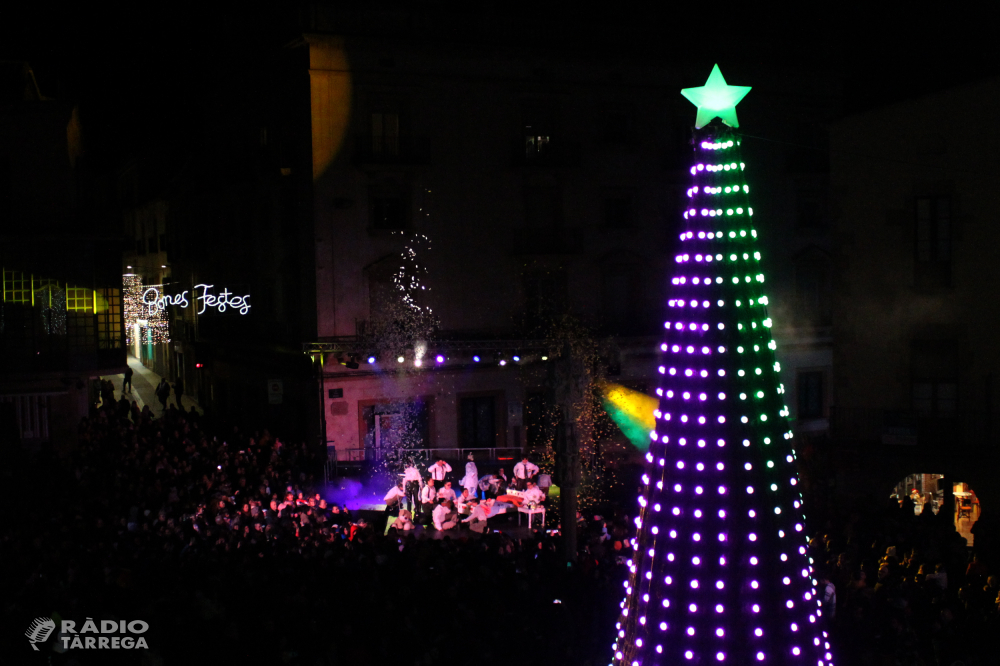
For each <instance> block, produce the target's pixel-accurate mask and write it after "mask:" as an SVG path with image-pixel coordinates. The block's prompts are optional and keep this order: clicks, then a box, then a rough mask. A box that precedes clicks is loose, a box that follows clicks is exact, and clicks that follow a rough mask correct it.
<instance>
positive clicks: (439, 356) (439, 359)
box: [435, 354, 444, 363]
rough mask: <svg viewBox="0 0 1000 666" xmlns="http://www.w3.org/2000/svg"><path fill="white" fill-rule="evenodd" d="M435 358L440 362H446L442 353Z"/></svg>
mask: <svg viewBox="0 0 1000 666" xmlns="http://www.w3.org/2000/svg"><path fill="white" fill-rule="evenodd" d="M435 360H436V361H437V362H438V363H444V356H442V355H441V354H438V355H437V358H436V359H435Z"/></svg>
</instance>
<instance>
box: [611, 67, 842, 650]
mask: <svg viewBox="0 0 1000 666" xmlns="http://www.w3.org/2000/svg"><path fill="white" fill-rule="evenodd" d="M749 90H750V88H749V87H745V86H730V85H727V84H726V82H725V79H723V77H722V73H721V72H720V71H719V67H718V65H716V66H715V68H714V69H713V70H712V74H711V76H709V78H708V82H707V83H706V84H705V85H704V86H702V87H700V88H688V89H685V90H683V91H682V94H683V95H684V96H685V97H687V98H688V99H689V100H691V101H692V102H693V103H694V104H695V105H696V106H697V107H698V117H697V122H696V125H695V142H694V150H695V154H694V161H693V163H692V166H691V169H690V171H691V186H690V187H689V189H688V190H687V199H686V201H687V205H686V208H685V210H684V211H683V219H684V222H683V225H682V228H683V232H682V233H681V234H680V242H679V243H678V251H677V254H676V256H675V261H676V269H675V271H674V273H673V275H672V276H671V278H670V287H669V297H668V300H667V306H668V307H667V312H668V313H669V314H668V316H667V321H666V322H665V324H664V327H665V329H666V330H665V334H664V338H665V340H664V342H663V344H662V345H661V347H660V349H661V351H662V352H663V354H662V360H661V362H662V365H661V366H660V367H659V372H660V375H661V384H660V388H659V389H657V395H658V396H659V408H658V409H657V410H656V411H655V412H654V415H655V417H656V427H655V430H654V431H653V432H651V433H650V437H651V439H652V442H651V446H650V449H649V451H648V452H647V454H646V461H647V464H646V469H645V471H644V474H643V477H642V483H643V484H644V485H643V489H642V494H641V496H640V497H639V505H640V509H639V516H638V518H637V519H636V523H637V525H638V527H639V530H638V535H637V537H636V539H635V540H634V541H633V545H634V547H635V550H634V555H633V559H632V560H630V561H629V568H630V572H631V573H630V576H629V579H628V580H627V581H625V599H624V600H623V601H622V604H621V607H622V611H621V615H620V617H619V620H618V623H617V625H616V638H615V643H614V645H613V651H614V657H613V660H612V661H613V664H614V665H615V666H619V665H624V666H652V665H653V664H665V665H670V664H701V665H702V666H704V665H706V664H739V665H745V664H747V665H748V664H780V665H782V666H785V665H793V664H795V665H802V666H830V665H831V664H832V661H831V654H830V646H829V638H828V636H827V634H826V632H825V631H823V628H822V627H823V618H822V617H821V615H822V613H821V608H820V601H819V598H818V594H817V587H816V583H815V582H814V579H813V575H812V574H813V570H812V564H811V561H810V559H809V557H808V555H807V552H806V545H807V544H806V541H807V538H806V533H805V521H804V516H803V506H802V496H801V494H800V493H799V486H798V479H797V478H796V469H795V451H794V449H793V448H792V433H791V431H790V429H789V427H788V422H787V418H786V417H787V416H788V410H787V408H786V407H785V406H784V404H783V394H784V388H783V387H782V385H781V383H780V381H779V366H778V363H777V362H776V361H775V356H774V350H775V343H774V341H773V340H772V339H771V319H770V318H769V317H768V315H767V304H768V299H767V296H766V289H765V286H766V283H765V281H764V275H763V273H762V272H761V268H760V252H759V250H758V243H757V231H756V230H755V229H754V225H753V224H752V222H751V221H752V215H753V209H752V208H751V207H750V205H749V193H750V188H749V186H748V185H747V182H746V179H745V177H744V174H745V171H744V167H745V165H744V163H743V160H742V158H741V156H740V135H739V133H737V132H736V131H734V129H735V128H737V127H738V126H739V125H738V123H737V120H736V104H737V103H738V102H739V101H740V100H741V99H742V98H743V96H744V95H746V94H747V92H749ZM716 118H718V119H719V120H721V122H719V121H714V119H716ZM713 121H714V122H713Z"/></svg>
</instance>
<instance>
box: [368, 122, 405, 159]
mask: <svg viewBox="0 0 1000 666" xmlns="http://www.w3.org/2000/svg"><path fill="white" fill-rule="evenodd" d="M372 157H374V158H375V159H395V158H398V157H399V112H398V111H391V112H390V111H377V112H375V113H372Z"/></svg>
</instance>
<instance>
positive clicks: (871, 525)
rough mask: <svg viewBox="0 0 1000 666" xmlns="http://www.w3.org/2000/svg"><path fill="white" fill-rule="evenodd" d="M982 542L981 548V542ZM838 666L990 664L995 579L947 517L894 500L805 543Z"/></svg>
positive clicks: (997, 615)
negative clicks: (830, 627)
mask: <svg viewBox="0 0 1000 666" xmlns="http://www.w3.org/2000/svg"><path fill="white" fill-rule="evenodd" d="M984 541H985V539H984ZM809 549H810V557H812V558H813V560H814V561H815V562H816V569H817V572H818V578H819V588H820V594H821V598H822V599H823V601H824V605H825V607H826V612H825V613H824V614H825V615H826V616H827V617H828V618H831V619H832V623H833V631H834V637H835V646H836V648H837V650H838V658H839V659H838V662H837V663H840V664H850V665H851V666H854V665H857V666H880V665H882V664H893V665H894V666H974V665H983V666H986V665H989V664H996V663H998V660H1000V657H998V656H997V655H998V649H997V645H996V639H995V636H996V634H994V633H993V632H994V631H997V630H1000V577H998V575H997V574H1000V571H997V570H996V569H994V568H992V567H991V566H989V565H988V563H987V560H988V559H989V558H987V557H985V556H984V555H983V554H982V553H980V552H977V551H974V550H970V548H969V547H968V545H967V542H966V540H965V538H964V537H962V536H961V534H959V533H958V532H956V531H955V529H954V524H953V522H952V514H951V512H946V511H941V512H939V514H937V515H935V514H933V513H932V512H931V511H925V512H922V513H921V514H920V515H919V516H915V515H914V511H913V506H912V504H911V503H904V506H903V507H902V508H900V507H899V505H898V503H897V502H896V501H895V500H892V501H890V502H889V504H888V505H887V506H886V508H885V509H884V510H883V511H882V512H881V513H878V512H876V513H875V514H864V513H861V512H857V513H853V514H851V515H850V516H848V517H845V518H841V519H840V520H837V521H831V522H830V523H829V524H828V525H827V529H825V530H823V531H821V532H819V533H818V534H817V535H816V536H815V537H814V538H813V539H812V540H811V542H810V548H809Z"/></svg>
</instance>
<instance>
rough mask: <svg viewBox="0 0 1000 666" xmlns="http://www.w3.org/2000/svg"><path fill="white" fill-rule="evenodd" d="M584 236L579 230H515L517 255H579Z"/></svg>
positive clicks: (514, 243) (513, 249)
mask: <svg viewBox="0 0 1000 666" xmlns="http://www.w3.org/2000/svg"><path fill="white" fill-rule="evenodd" d="M582 251H583V236H582V234H581V233H580V231H579V230H577V229H558V228H557V229H514V230H513V245H512V252H513V254H515V255H535V254H579V253H580V252H582Z"/></svg>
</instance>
